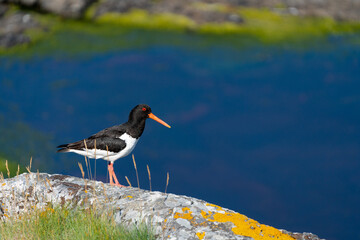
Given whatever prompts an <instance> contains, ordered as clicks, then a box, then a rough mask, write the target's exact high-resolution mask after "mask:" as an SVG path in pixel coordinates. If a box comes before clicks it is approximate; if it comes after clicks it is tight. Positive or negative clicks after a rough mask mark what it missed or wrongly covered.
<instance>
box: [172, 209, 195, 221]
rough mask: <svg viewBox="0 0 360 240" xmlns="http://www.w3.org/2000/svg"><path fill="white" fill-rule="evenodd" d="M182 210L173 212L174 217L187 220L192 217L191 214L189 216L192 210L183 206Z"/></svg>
mask: <svg viewBox="0 0 360 240" xmlns="http://www.w3.org/2000/svg"><path fill="white" fill-rule="evenodd" d="M182 210H183V213H178V212H177V213H175V215H174V218H183V219H187V220H191V219H193V218H194V217H193V216H191V214H192V212H191V211H190V208H188V207H184V208H183V209H182Z"/></svg>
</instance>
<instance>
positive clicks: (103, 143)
mask: <svg viewBox="0 0 360 240" xmlns="http://www.w3.org/2000/svg"><path fill="white" fill-rule="evenodd" d="M124 133H125V130H124V129H123V128H122V127H121V125H120V126H114V127H110V128H107V129H104V130H102V131H100V132H98V133H96V134H94V135H92V136H90V137H89V138H86V139H83V140H80V141H77V142H73V143H68V144H62V145H59V146H58V148H60V149H59V150H58V151H57V152H68V151H69V150H70V149H77V150H83V149H86V148H87V149H94V148H96V149H101V150H107V149H108V150H109V151H110V152H119V151H121V150H122V149H124V148H125V147H126V143H125V141H124V140H122V139H120V138H119V137H120V136H121V135H123V134H124Z"/></svg>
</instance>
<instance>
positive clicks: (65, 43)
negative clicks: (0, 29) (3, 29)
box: [0, 4, 360, 57]
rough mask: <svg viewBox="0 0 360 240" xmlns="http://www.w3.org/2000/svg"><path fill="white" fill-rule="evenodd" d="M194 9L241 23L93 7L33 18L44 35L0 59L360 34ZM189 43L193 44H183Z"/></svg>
mask: <svg viewBox="0 0 360 240" xmlns="http://www.w3.org/2000/svg"><path fill="white" fill-rule="evenodd" d="M194 7H197V8H205V9H208V10H209V11H220V12H229V11H231V12H232V13H237V14H239V15H240V16H241V17H242V18H243V19H244V23H242V24H235V23H231V22H224V23H206V24H198V23H196V22H194V21H193V20H191V19H189V18H187V17H186V16H183V15H178V14H172V13H159V14H150V13H149V12H147V11H144V10H139V9H134V10H132V11H130V12H128V13H123V14H119V13H107V14H104V15H101V16H99V17H98V18H94V14H95V7H91V8H90V9H89V10H88V11H87V12H86V14H85V18H84V19H82V20H68V19H63V18H60V17H58V16H54V15H50V14H39V13H32V14H33V15H34V17H35V18H36V19H37V20H38V21H39V22H40V23H42V25H43V26H45V28H46V29H47V30H46V31H42V30H39V29H32V30H28V31H27V34H28V35H29V36H30V37H31V39H32V42H31V43H29V44H25V45H21V46H16V47H13V48H11V49H0V55H18V56H21V57H26V56H29V57H30V56H33V55H34V54H36V55H44V54H45V55H46V54H48V53H50V52H53V53H54V52H57V53H61V54H65V55H66V54H70V55H76V54H85V55H86V54H92V53H97V52H107V51H111V50H118V49H127V48H139V47H145V46H149V45H151V44H165V45H169V44H171V45H177V44H179V45H182V46H183V45H184V43H185V45H186V44H187V45H188V47H207V46H210V45H211V44H216V43H217V42H224V41H225V42H228V43H229V44H230V45H231V46H233V47H246V46H248V44H254V43H261V44H271V45H282V44H287V45H289V44H291V45H293V46H304V45H309V44H310V45H311V44H312V43H314V42H319V41H323V40H324V39H326V38H327V37H328V36H331V35H346V34H354V33H355V34H358V33H359V32H360V23H357V22H338V21H335V20H333V19H331V18H310V17H297V16H292V15H285V14H279V13H274V12H272V11H270V10H268V9H254V8H236V9H234V8H231V9H229V8H227V7H224V6H223V5H221V4H217V5H210V6H208V5H204V4H202V5H201V4H198V5H195V6H194ZM139 36H140V37H139ZM187 40H190V42H191V43H186V41H187ZM355 42H357V41H355Z"/></svg>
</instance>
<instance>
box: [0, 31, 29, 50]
mask: <svg viewBox="0 0 360 240" xmlns="http://www.w3.org/2000/svg"><path fill="white" fill-rule="evenodd" d="M28 42H30V38H29V37H28V36H26V35H24V34H15V33H10V34H6V35H0V47H5V48H10V47H13V46H16V45H19V44H24V43H28Z"/></svg>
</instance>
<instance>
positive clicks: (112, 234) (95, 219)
mask: <svg viewBox="0 0 360 240" xmlns="http://www.w3.org/2000/svg"><path fill="white" fill-rule="evenodd" d="M0 239H124V240H130V239H140V240H145V239H146V240H147V239H155V236H154V234H153V232H152V230H151V228H150V227H148V226H147V225H146V224H145V223H143V224H140V225H138V226H133V227H130V228H128V227H124V226H119V225H117V224H116V223H115V221H114V219H113V217H109V215H105V214H102V215H98V214H95V213H94V212H93V211H90V210H83V209H82V210H81V209H70V208H67V207H55V208H53V207H52V206H48V207H47V208H46V209H45V210H33V211H31V212H28V213H25V214H23V215H21V216H20V217H18V218H16V219H7V221H4V222H1V223H0Z"/></svg>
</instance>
